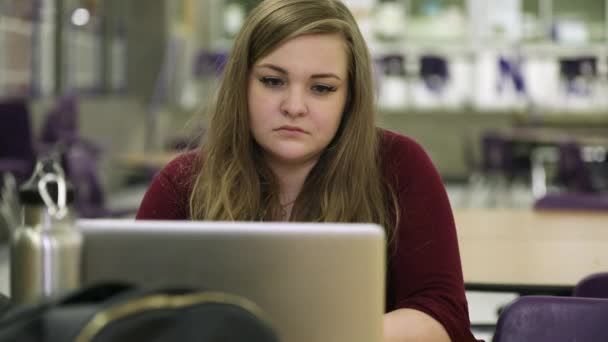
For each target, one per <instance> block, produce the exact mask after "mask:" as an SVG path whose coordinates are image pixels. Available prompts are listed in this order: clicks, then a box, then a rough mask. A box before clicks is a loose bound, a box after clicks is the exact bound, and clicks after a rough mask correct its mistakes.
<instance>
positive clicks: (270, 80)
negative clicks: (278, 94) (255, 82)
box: [260, 77, 283, 88]
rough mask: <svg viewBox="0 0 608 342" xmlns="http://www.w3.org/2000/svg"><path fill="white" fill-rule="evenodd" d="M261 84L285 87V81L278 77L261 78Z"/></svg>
mask: <svg viewBox="0 0 608 342" xmlns="http://www.w3.org/2000/svg"><path fill="white" fill-rule="evenodd" d="M260 82H262V83H264V85H266V86H267V87H272V88H275V87H280V86H282V85H283V81H282V80H281V79H280V78H276V77H262V78H260Z"/></svg>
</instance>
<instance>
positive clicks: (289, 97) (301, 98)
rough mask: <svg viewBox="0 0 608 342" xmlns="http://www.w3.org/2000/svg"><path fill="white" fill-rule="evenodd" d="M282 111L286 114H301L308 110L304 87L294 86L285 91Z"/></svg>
mask: <svg viewBox="0 0 608 342" xmlns="http://www.w3.org/2000/svg"><path fill="white" fill-rule="evenodd" d="M281 111H282V112H283V113H284V114H286V115H291V116H299V115H303V114H306V113H307V112H308V107H307V105H306V95H305V94H304V91H303V90H302V89H299V88H297V87H293V88H290V89H288V90H287V91H286V92H285V97H284V98H283V102H282V103H281Z"/></svg>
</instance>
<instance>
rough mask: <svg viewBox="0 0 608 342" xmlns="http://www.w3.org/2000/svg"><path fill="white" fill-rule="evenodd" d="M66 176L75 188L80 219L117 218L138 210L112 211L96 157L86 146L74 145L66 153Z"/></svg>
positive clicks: (76, 206)
mask: <svg viewBox="0 0 608 342" xmlns="http://www.w3.org/2000/svg"><path fill="white" fill-rule="evenodd" d="M65 157H66V164H67V168H66V174H67V177H68V180H69V181H70V182H71V183H72V185H73V187H74V207H75V209H76V212H77V213H78V216H79V217H82V218H99V217H117V216H124V215H127V214H131V213H134V212H135V211H136V210H137V208H130V209H124V210H110V209H109V208H108V207H107V206H106V198H105V194H104V191H103V187H102V184H101V182H100V180H99V177H98V173H97V159H96V156H95V155H94V154H93V153H92V152H91V151H90V150H89V149H88V148H87V147H86V146H84V145H82V144H78V143H76V144H73V145H71V146H70V147H69V149H68V150H67V151H66V155H65Z"/></svg>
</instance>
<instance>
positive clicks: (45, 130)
mask: <svg viewBox="0 0 608 342" xmlns="http://www.w3.org/2000/svg"><path fill="white" fill-rule="evenodd" d="M77 138H78V102H77V99H76V96H75V95H74V94H68V95H65V96H63V97H61V98H60V99H59V101H58V102H57V104H56V105H55V106H54V107H53V108H51V110H50V111H49V112H48V113H47V115H46V117H45V118H44V123H43V126H42V132H41V134H40V140H41V141H42V143H44V144H49V145H53V144H56V143H59V142H62V143H65V144H70V143H72V142H74V141H75V140H77Z"/></svg>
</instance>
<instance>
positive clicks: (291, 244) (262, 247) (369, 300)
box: [78, 220, 386, 342]
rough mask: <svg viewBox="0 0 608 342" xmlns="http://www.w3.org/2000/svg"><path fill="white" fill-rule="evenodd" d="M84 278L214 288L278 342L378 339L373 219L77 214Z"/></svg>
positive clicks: (379, 283) (380, 276) (380, 286)
mask: <svg viewBox="0 0 608 342" xmlns="http://www.w3.org/2000/svg"><path fill="white" fill-rule="evenodd" d="M78 224H79V227H80V228H81V229H82V231H83V233H84V249H83V279H82V280H83V285H90V284H92V283H96V282H101V281H117V280H118V281H128V282H132V283H134V284H138V285H140V286H144V287H167V286H178V287H192V288H197V289H211V290H220V291H226V292H230V293H234V294H237V295H241V296H244V297H246V298H248V299H250V300H252V301H253V302H255V303H257V304H258V305H259V306H260V307H261V308H262V309H263V310H265V311H266V312H267V313H268V315H269V317H270V319H271V320H272V322H273V324H274V326H275V328H276V329H277V332H278V333H279V336H280V337H281V340H282V341H286V342H311V341H323V342H326V341H349V342H369V341H382V338H383V337H382V316H383V313H384V296H385V294H384V283H385V267H386V265H385V248H386V247H385V237H384V233H383V230H382V229H381V228H380V227H379V226H377V225H373V224H327V223H316V224H312V223H282V222H277V223H251V222H195V221H133V220H80V221H79V223H78Z"/></svg>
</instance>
